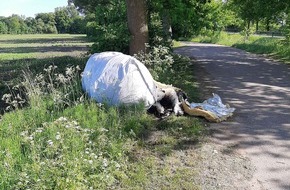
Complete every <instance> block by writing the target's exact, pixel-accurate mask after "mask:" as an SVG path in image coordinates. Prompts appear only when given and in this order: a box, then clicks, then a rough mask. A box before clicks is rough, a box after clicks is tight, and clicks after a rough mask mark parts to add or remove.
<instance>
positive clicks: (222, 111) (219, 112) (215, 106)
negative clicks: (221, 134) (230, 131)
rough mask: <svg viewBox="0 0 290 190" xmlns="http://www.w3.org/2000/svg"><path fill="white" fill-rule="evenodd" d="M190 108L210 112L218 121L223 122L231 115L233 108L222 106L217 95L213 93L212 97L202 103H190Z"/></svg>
mask: <svg viewBox="0 0 290 190" xmlns="http://www.w3.org/2000/svg"><path fill="white" fill-rule="evenodd" d="M190 108H191V109H194V108H199V109H200V108H201V109H202V110H205V111H208V112H210V113H211V114H212V115H214V116H215V118H217V120H218V121H224V120H226V119H227V118H228V117H230V116H232V115H233V112H234V111H235V108H231V107H229V105H224V104H223V103H222V100H221V98H220V96H219V95H217V94H214V93H213V97H212V98H209V99H207V100H205V101H204V102H203V103H191V104H190Z"/></svg>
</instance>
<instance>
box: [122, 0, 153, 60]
mask: <svg viewBox="0 0 290 190" xmlns="http://www.w3.org/2000/svg"><path fill="white" fill-rule="evenodd" d="M126 5H127V19H128V28H129V31H130V34H131V39H130V50H129V52H130V55H134V54H136V53H139V52H141V51H143V52H146V43H148V42H149V34H148V21H147V6H146V0H126Z"/></svg>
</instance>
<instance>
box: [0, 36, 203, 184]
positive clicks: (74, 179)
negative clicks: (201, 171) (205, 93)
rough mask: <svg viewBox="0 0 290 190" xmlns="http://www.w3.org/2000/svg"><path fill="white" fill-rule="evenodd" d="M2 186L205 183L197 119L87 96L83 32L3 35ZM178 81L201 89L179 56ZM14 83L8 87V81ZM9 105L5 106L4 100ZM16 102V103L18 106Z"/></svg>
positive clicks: (192, 91)
mask: <svg viewBox="0 0 290 190" xmlns="http://www.w3.org/2000/svg"><path fill="white" fill-rule="evenodd" d="M0 39H1V40H0V41H1V45H0V46H1V48H0V57H1V59H0V68H1V70H0V78H1V85H0V90H1V91H0V92H1V93H0V95H1V96H2V95H3V94H4V93H10V94H5V95H4V96H3V97H4V100H5V101H7V102H8V103H9V104H6V105H5V107H6V106H8V107H7V109H9V110H10V112H5V113H4V114H2V115H0V190H10V189H11V190H12V189H13V190H14V189H19V190H20V189H21V190H22V189H32V190H39V189H60V190H62V189H70V190H71V189H72V190H80V189H84V190H87V189H199V187H198V184H197V183H196V182H195V181H196V176H197V173H198V171H197V169H196V160H195V159H196V158H197V157H198V156H197V155H195V154H194V151H192V153H191V154H188V155H184V160H181V159H180V152H182V151H183V150H187V149H190V148H193V147H195V146H197V144H198V142H199V141H200V139H202V137H203V136H204V134H205V129H204V125H203V124H202V123H201V121H200V120H199V119H197V118H192V117H176V116H170V117H168V118H167V119H164V120H157V119H156V118H155V117H153V116H152V115H149V114H148V113H147V112H146V110H145V109H144V107H143V105H135V106H132V107H108V106H106V105H101V104H97V103H96V102H94V101H91V100H90V99H88V98H87V97H86V95H85V94H84V93H83V91H82V89H81V82H80V73H81V71H82V70H83V67H84V65H85V63H86V60H87V58H88V55H85V54H86V52H87V50H88V49H87V46H88V45H90V43H89V42H88V41H87V40H86V38H85V36H82V35H11V36H9V35H6V36H0ZM172 68H173V69H174V70H173V71H172V72H176V73H177V72H178V75H177V74H174V73H173V76H176V77H177V78H175V77H170V78H171V83H172V84H176V83H181V84H183V85H184V86H183V87H182V88H184V89H190V90H189V91H188V95H189V96H191V97H192V96H194V94H195V93H196V85H195V83H194V82H193V76H192V75H191V74H192V67H191V65H190V64H188V60H186V59H181V58H179V59H176V64H175V65H173V67H172ZM8 86H9V87H8ZM3 108H4V105H3ZM12 108H14V109H12Z"/></svg>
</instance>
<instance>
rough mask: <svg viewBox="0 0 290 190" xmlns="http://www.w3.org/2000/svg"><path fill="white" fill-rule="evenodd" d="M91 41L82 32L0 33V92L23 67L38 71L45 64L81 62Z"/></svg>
mask: <svg viewBox="0 0 290 190" xmlns="http://www.w3.org/2000/svg"><path fill="white" fill-rule="evenodd" d="M91 44H92V43H91V42H89V41H88V39H87V38H86V36H85V35H70V34H33V35H32V34H28V35H0V96H1V97H2V95H3V94H4V93H7V92H8V88H7V85H15V84H16V83H18V82H19V81H21V80H22V78H21V77H22V71H23V70H27V69H29V70H31V71H33V72H40V71H42V70H43V68H44V67H45V66H49V65H57V66H59V67H60V68H64V67H66V66H67V65H84V64H85V61H86V59H87V52H88V47H89V46H90V45H91ZM2 103H3V102H2ZM1 105H2V104H1V101H0V107H1ZM0 110H1V108H0Z"/></svg>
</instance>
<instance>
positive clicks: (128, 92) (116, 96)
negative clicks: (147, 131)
mask: <svg viewBox="0 0 290 190" xmlns="http://www.w3.org/2000/svg"><path fill="white" fill-rule="evenodd" d="M82 87H83V90H84V91H85V92H87V93H88V95H89V96H90V97H91V98H93V99H95V100H96V101H97V102H100V103H108V104H110V105H119V104H134V103H139V102H141V101H142V102H144V104H145V106H146V107H147V108H149V107H150V106H151V105H153V104H154V103H155V102H156V97H157V94H156V92H157V91H156V86H155V84H154V81H153V78H152V76H151V74H150V72H149V71H148V69H147V68H146V67H145V66H144V65H143V64H142V63H141V62H140V61H138V60H137V59H135V58H134V57H131V56H129V55H125V54H122V53H119V52H103V53H96V54H94V55H92V56H91V57H90V58H89V60H88V61H87V64H86V67H85V69H84V72H83V75H82Z"/></svg>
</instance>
